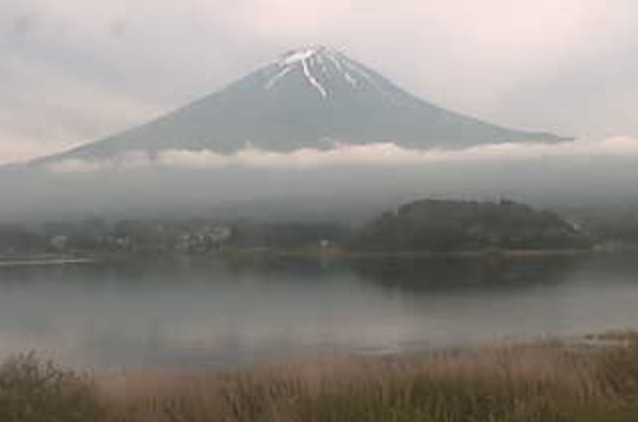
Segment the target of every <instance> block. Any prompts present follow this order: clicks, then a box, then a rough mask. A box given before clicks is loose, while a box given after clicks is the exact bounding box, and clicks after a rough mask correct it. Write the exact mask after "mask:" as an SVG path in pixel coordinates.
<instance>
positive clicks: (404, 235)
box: [349, 200, 591, 252]
mask: <svg viewBox="0 0 638 422" xmlns="http://www.w3.org/2000/svg"><path fill="white" fill-rule="evenodd" d="M590 246H591V241H590V239H589V238H588V237H587V236H586V235H585V234H583V233H581V232H580V231H579V230H578V229H576V228H575V227H573V226H572V225H570V224H569V223H568V222H566V221H564V220H563V219H561V218H560V217H559V216H558V215H557V214H554V213H552V212H549V211H539V210H535V209H533V208H532V207H529V206H527V205H523V204H519V203H516V202H512V201H501V202H471V201H440V200H422V201H418V202H414V203H411V204H407V205H403V206H401V207H400V208H398V209H397V210H396V211H395V212H386V213H385V214H383V215H382V216H381V217H380V218H378V219H376V220H375V221H373V222H371V223H370V224H368V225H366V226H365V227H363V228H362V229H361V230H359V231H358V233H357V234H356V235H355V237H354V238H353V239H352V241H351V242H350V245H349V248H350V249H352V250H356V251H369V252H459V251H480V250H486V249H509V250H528V249H572V248H574V249H575V248H585V247H590Z"/></svg>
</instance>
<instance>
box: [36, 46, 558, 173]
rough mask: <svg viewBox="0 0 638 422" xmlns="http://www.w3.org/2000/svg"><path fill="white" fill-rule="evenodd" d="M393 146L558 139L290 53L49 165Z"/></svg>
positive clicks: (305, 52) (338, 63)
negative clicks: (173, 153)
mask: <svg viewBox="0 0 638 422" xmlns="http://www.w3.org/2000/svg"><path fill="white" fill-rule="evenodd" d="M326 139H331V140H335V141H338V142H340V143H347V144H369V143H375V142H393V143H395V144H396V145H399V146H401V147H404V148H414V149H422V148H443V149H447V148H463V147H467V146H473V145H480V144H488V143H503V142H518V141H521V142H522V141H535V142H558V141H561V140H563V139H564V138H561V137H558V136H556V135H552V134H548V133H542V132H541V133H539V132H527V131H520V130H515V129H510V128H506V127H501V126H497V125H494V124H490V123H487V122H482V121H480V120H478V119H475V118H472V117H468V116H464V115H462V114H460V113H456V112H454V111H450V110H447V109H444V108H441V107H438V106H437V105H435V104H431V103H429V102H427V101H424V100H422V99H420V98H418V97H416V96H414V95H412V94H410V93H408V92H406V91H405V90H403V89H401V88H399V87H398V86H397V85H395V84H394V83H392V82H391V81H390V80H389V79H387V78H385V77H384V76H382V75H381V74H379V73H378V72H376V71H374V70H372V69H370V68H369V67H367V66H365V65H364V64H362V63H360V62H358V61H355V60H353V59H351V58H349V57H348V56H346V55H345V54H343V53H341V52H339V51H337V50H335V49H333V48H330V47H324V46H312V47H306V48H300V49H297V50H293V51H290V52H288V53H286V54H284V55H282V56H280V57H278V58H277V59H275V60H274V61H272V62H270V63H268V64H266V65H265V66H263V67H261V68H259V69H258V70H256V71H254V72H253V73H251V74H249V75H248V76H246V77H244V78H241V79H239V80H237V81H236V82H234V83H232V84H230V85H229V86H228V87H226V88H225V89H223V90H221V91H219V92H216V93H214V94H211V95H208V96H206V97H204V98H202V99H200V100H198V101H195V102H193V103H192V104H189V105H187V106H186V107H183V108H181V109H179V110H176V111H174V112H172V113H169V114H167V115H166V116H163V117H161V118H159V119H156V120H154V121H152V122H150V123H147V124H145V125H142V126H140V127H137V128H134V129H132V130H129V131H126V132H124V133H121V134H118V135H115V136H112V137H110V138H107V139H103V140H101V141H97V142H93V143H89V144H86V145H84V146H82V147H79V148H76V149H74V150H71V151H67V152H65V153H62V154H59V155H57V156H53V157H48V158H46V159H44V160H41V161H42V162H50V161H55V160H60V159H65V158H91V159H92V158H96V157H99V158H104V157H112V156H119V155H122V154H126V153H127V152H129V151H143V152H146V153H149V154H155V153H157V152H159V151H164V150H202V149H206V150H213V151H217V152H224V153H225V152H231V151H237V150H241V149H242V148H244V147H245V145H246V143H247V141H250V142H251V144H252V145H254V147H255V148H259V149H263V150H268V151H292V150H298V149H303V148H324V147H329V146H326V142H324V140H326Z"/></svg>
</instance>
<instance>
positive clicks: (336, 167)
mask: <svg viewBox="0 0 638 422" xmlns="http://www.w3.org/2000/svg"><path fill="white" fill-rule="evenodd" d="M0 173H1V174H0V200H1V206H0V222H1V221H3V220H5V221H15V220H23V219H27V218H31V219H41V220H51V219H55V218H74V219H77V218H82V217H86V216H87V215H100V216H113V217H114V218H129V217H133V218H134V217H140V218H147V217H150V216H158V217H159V216H176V217H183V216H188V215H191V216H205V217H210V216H216V217H220V218H222V217H225V216H226V217H229V218H240V217H245V218H255V219H265V218H277V219H287V220H298V219H304V218H313V219H320V220H325V219H334V218H343V219H348V221H362V220H363V219H365V218H367V217H370V216H373V215H376V214H378V213H380V212H382V211H383V210H384V209H388V208H389V207H393V206H396V205H397V204H399V203H402V202H408V201H411V200H414V199H418V198H426V197H435V198H462V199H498V198H502V197H508V198H511V199H514V200H519V201H523V202H528V203H531V204H533V205H538V206H547V207H554V206H572V205H578V204H603V203H610V204H630V203H633V204H638V191H637V190H636V180H638V139H634V138H629V137H617V138H612V139H606V140H601V141H589V142H585V141H578V142H567V143H561V144H555V145H541V144H505V145H486V146H481V147H474V148H469V149H463V150H457V151H442V150H429V151H415V150H408V149H403V148H399V147H397V146H396V145H393V144H389V143H383V144H373V145H358V146H352V145H340V146H337V147H335V148H333V149H330V150H319V149H303V150H298V151H293V152H288V153H277V152H266V151H259V150H256V149H254V148H245V149H243V150H241V151H238V152H236V153H234V154H230V155H223V154H218V153H215V152H213V151H165V152H162V153H160V154H156V155H155V156H149V155H148V154H143V153H140V152H137V153H131V154H127V155H125V156H121V157H117V158H113V159H108V160H64V161H60V162H56V163H50V164H49V165H48V166H47V167H46V168H45V169H43V168H41V167H37V166H31V167H19V166H16V167H14V168H12V169H7V168H5V169H4V170H2V171H1V172H0Z"/></svg>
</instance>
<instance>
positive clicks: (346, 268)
mask: <svg viewBox="0 0 638 422" xmlns="http://www.w3.org/2000/svg"><path fill="white" fill-rule="evenodd" d="M636 262H637V261H636V259H635V255H622V254H621V255H595V256H593V257H585V256H582V257H555V258H543V259H541V258H524V259H523V258H520V259H514V260H503V261H497V262H488V261H483V260H471V259H470V260H465V259H437V260H425V261H424V260H410V259H405V260H401V259H398V260H397V259H388V260H366V259H363V260H355V261H331V260H323V261H321V260H312V259H309V260H282V259H273V260H260V261H250V262H233V261H229V262H222V261H210V260H208V261H196V260H174V261H172V262H141V261H138V262H130V263H126V264H125V263H119V264H106V263H104V264H94V265H84V266H59V267H12V268H9V267H4V268H0V345H1V348H0V359H1V358H4V357H6V356H8V355H10V354H12V353H18V352H24V351H25V350H37V351H39V352H40V353H42V354H44V355H45V356H47V357H52V358H55V359H57V360H59V361H61V362H63V363H66V364H70V365H74V366H78V367H97V368H121V367H124V366H155V365H159V366H165V365H168V366H171V365H180V366H182V365H206V366H213V367H220V366H223V367H228V366H232V365H246V364H250V363H254V362H257V361H260V362H263V361H280V360H284V359H287V358H291V357H305V358H312V357H317V356H325V355H330V354H336V355H344V354H345V355H349V354H355V355H379V354H388V353H393V354H394V353H399V354H405V353H413V352H422V351H426V350H432V349H434V348H445V347H456V346H464V345H471V344H480V343H490V342H494V341H496V342H498V341H503V340H519V341H523V340H530V339H537V338H539V337H541V336H569V335H575V334H586V333H598V332H603V331H606V330H612V329H625V328H632V327H634V328H635V327H637V326H638V314H637V313H636V312H635V303H636V301H637V300H638V284H637V283H636V280H637V279H638V277H637V276H638V266H637V265H636ZM612 305H613V306H612Z"/></svg>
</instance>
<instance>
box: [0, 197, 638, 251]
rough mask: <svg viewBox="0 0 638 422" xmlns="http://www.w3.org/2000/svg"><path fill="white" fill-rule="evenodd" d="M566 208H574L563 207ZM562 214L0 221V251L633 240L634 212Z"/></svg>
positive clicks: (441, 210)
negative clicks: (350, 221)
mask: <svg viewBox="0 0 638 422" xmlns="http://www.w3.org/2000/svg"><path fill="white" fill-rule="evenodd" d="M570 215H574V214H573V213H570ZM569 221H570V222H568V221H567V220H565V219H564V218H561V216H559V215H558V214H556V213H554V212H550V211H542V210H536V209H534V208H532V207H530V206H527V205H524V204H520V203H516V202H513V201H508V200H503V201H499V202H476V201H439V200H422V201H417V202H413V203H410V204H406V205H403V206H400V207H398V208H397V209H396V210H392V211H388V212H386V213H384V214H383V215H381V216H379V217H378V218H377V219H375V220H373V221H371V222H369V223H367V224H360V225H358V226H356V227H351V226H348V225H343V224H337V223H332V222H264V221H261V222H260V221H220V220H216V219H212V218H211V219H191V220H180V221H166V220H150V219H149V220H142V219H139V220H122V221H116V222H107V221H105V220H103V219H101V218H89V219H85V220H82V221H77V222H50V223H46V224H43V225H40V226H37V227H35V226H33V227H27V226H24V225H17V224H2V225H0V255H11V254H29V253H42V252H61V253H65V252H87V253H102V252H104V253H110V252H113V253H135V252H148V253H174V252H175V253H188V254H193V253H208V252H215V251H220V250H223V249H233V248H236V249H245V248H266V249H268V248H270V249H275V250H301V249H304V250H308V249H313V248H314V249H317V248H325V247H335V246H336V247H340V248H343V249H348V250H352V251H371V252H372V251H377V252H403V251H408V252H409V251H421V252H422V251H426V252H428V251H429V252H455V251H475V250H485V249H492V248H494V249H562V248H583V247H589V246H591V245H592V244H593V243H594V242H605V241H610V240H613V241H622V242H637V241H638V213H631V212H625V213H616V214H613V213H605V212H600V213H596V214H595V213H589V214H580V215H579V216H578V218H573V219H572V218H570V220H569Z"/></svg>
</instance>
